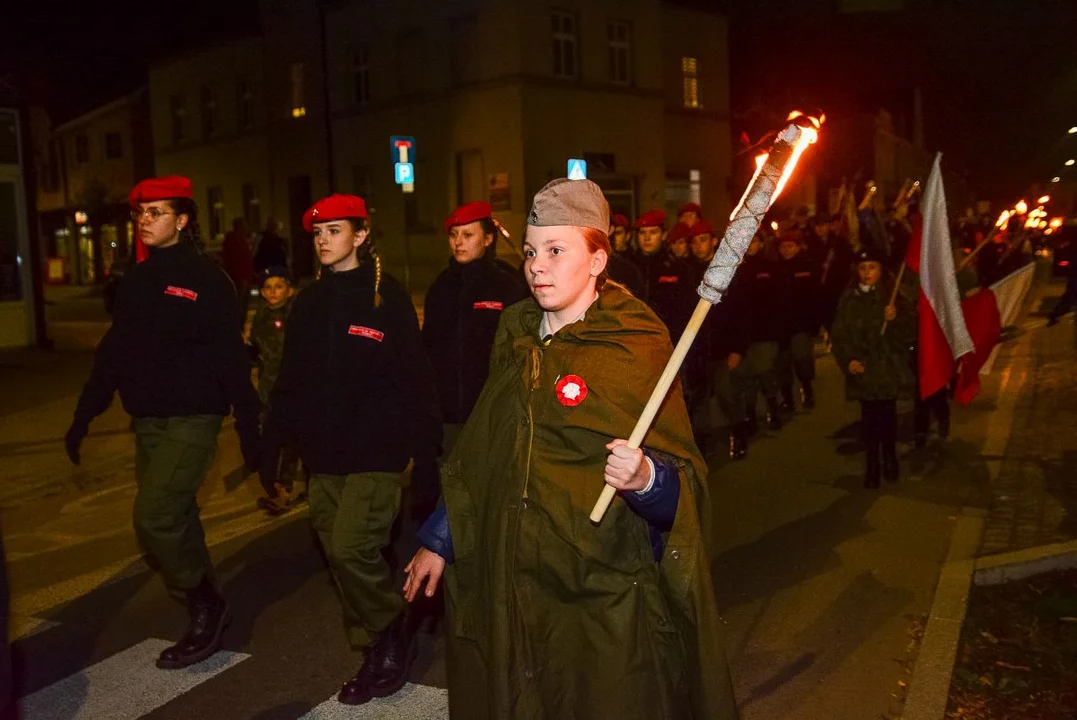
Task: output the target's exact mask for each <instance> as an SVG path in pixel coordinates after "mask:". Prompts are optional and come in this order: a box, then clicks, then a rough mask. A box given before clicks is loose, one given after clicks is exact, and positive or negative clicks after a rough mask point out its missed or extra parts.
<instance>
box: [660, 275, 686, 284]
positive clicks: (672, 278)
mask: <svg viewBox="0 0 1077 720" xmlns="http://www.w3.org/2000/svg"><path fill="white" fill-rule="evenodd" d="M680 281H681V278H680V276H678V275H660V276H659V277H658V282H660V283H675V282H680Z"/></svg>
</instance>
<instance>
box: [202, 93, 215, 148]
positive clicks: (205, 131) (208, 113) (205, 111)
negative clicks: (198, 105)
mask: <svg viewBox="0 0 1077 720" xmlns="http://www.w3.org/2000/svg"><path fill="white" fill-rule="evenodd" d="M216 130H217V96H216V95H215V94H214V93H213V91H212V90H210V89H209V88H208V87H206V86H204V85H203V86H202V139H204V140H208V139H209V138H211V137H213V133H214V132H216Z"/></svg>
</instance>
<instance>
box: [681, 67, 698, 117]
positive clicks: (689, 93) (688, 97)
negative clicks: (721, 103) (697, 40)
mask: <svg viewBox="0 0 1077 720" xmlns="http://www.w3.org/2000/svg"><path fill="white" fill-rule="evenodd" d="M681 76H682V77H683V78H684V106H685V107H686V108H701V107H703V104H702V103H701V102H700V101H699V61H698V60H696V58H694V57H682V58H681Z"/></svg>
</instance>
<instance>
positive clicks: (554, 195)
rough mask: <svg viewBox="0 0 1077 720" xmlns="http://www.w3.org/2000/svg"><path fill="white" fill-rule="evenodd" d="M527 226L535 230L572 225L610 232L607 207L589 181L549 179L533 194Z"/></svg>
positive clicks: (604, 200)
mask: <svg viewBox="0 0 1077 720" xmlns="http://www.w3.org/2000/svg"><path fill="white" fill-rule="evenodd" d="M527 224H528V225H535V226H537V227H548V226H551V225H572V226H574V227H586V228H595V229H596V230H601V231H602V232H604V233H608V232H609V231H610V204H609V203H608V202H607V201H606V196H605V195H603V194H602V189H601V188H600V187H599V186H598V185H595V184H594V183H593V182H591V181H590V180H569V179H568V178H558V179H557V180H551V181H550V182H549V183H548V184H547V185H546V187H544V188H542V189H541V190H539V191H538V193H536V195H535V199H534V201H532V203H531V212H530V213H529V214H528V216H527Z"/></svg>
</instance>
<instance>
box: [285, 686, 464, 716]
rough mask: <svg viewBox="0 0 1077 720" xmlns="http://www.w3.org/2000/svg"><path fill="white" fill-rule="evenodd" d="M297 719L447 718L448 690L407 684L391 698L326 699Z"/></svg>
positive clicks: (334, 697)
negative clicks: (348, 702)
mask: <svg viewBox="0 0 1077 720" xmlns="http://www.w3.org/2000/svg"><path fill="white" fill-rule="evenodd" d="M299 720H449V691H448V690H444V689H442V688H436V687H431V686H429V685H415V684H413V683H408V684H407V685H405V686H404V688H403V689H402V690H401V691H400V692H398V693H397V694H396V695H393V696H392V697H390V698H379V699H377V700H371V701H370V702H368V703H367V704H365V705H358V706H353V705H344V704H341V703H339V702H337V699H336V696H335V695H334V696H333V697H331V698H329V699H328V700H326V701H325V702H323V703H322V704H321V705H319V706H318V707H316V708H314V709H313V710H311V711H310V712H309V713H307V714H306V715H304V716H303V717H301V718H299Z"/></svg>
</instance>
